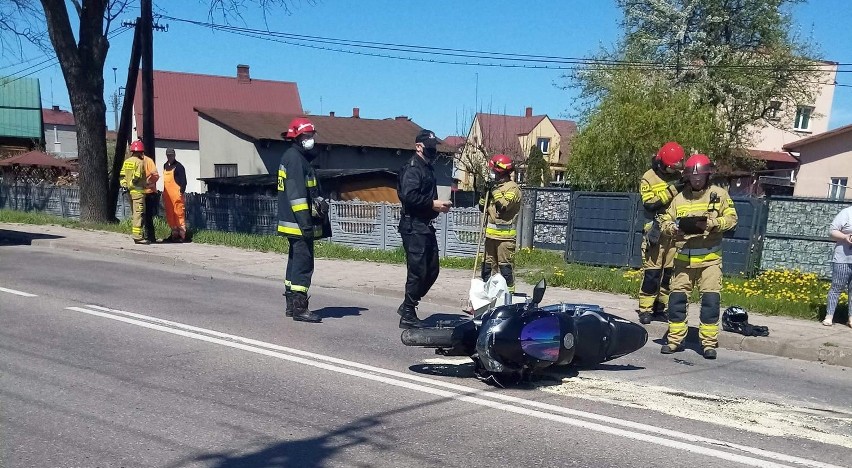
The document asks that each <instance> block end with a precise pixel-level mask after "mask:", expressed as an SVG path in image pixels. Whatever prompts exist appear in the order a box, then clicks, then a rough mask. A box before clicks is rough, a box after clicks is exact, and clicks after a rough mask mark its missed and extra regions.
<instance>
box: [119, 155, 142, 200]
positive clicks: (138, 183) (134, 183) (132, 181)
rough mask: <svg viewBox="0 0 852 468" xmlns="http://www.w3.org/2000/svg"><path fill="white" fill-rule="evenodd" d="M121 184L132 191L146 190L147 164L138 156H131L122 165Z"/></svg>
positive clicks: (140, 191)
mask: <svg viewBox="0 0 852 468" xmlns="http://www.w3.org/2000/svg"><path fill="white" fill-rule="evenodd" d="M119 185H121V187H122V188H125V189H127V190H128V191H129V192H130V193H143V192H144V191H145V164H144V163H143V162H142V160H141V159H139V158H137V157H136V156H129V157H128V158H127V159H125V160H124V164H122V166H121V180H120V181H119Z"/></svg>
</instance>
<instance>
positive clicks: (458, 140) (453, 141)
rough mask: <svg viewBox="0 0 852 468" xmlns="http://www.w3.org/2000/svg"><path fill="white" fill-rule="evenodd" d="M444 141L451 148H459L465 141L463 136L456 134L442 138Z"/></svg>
mask: <svg viewBox="0 0 852 468" xmlns="http://www.w3.org/2000/svg"><path fill="white" fill-rule="evenodd" d="M444 143H446V144H447V145H448V146H452V147H453V148H461V147H462V145H464V143H465V138H464V137H461V136H457V135H450V136H448V137H446V138H444Z"/></svg>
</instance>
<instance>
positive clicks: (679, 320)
mask: <svg viewBox="0 0 852 468" xmlns="http://www.w3.org/2000/svg"><path fill="white" fill-rule="evenodd" d="M713 172H714V167H713V164H712V163H711V162H710V159H709V158H708V157H707V156H706V155H703V154H694V155H692V156H690V157H689V159H687V160H686V168H685V171H684V175H685V176H686V177H687V179H688V184H687V185H686V187H685V188H684V190H683V192H681V193H679V194H678V195H677V196H675V197H674V200H672V202H671V204H670V205H669V207H668V209H667V210H666V212H665V213H663V215H662V230H663V233H665V234H666V235H668V236H671V237H672V238H673V239H674V240H675V243H676V245H677V253H676V255H675V259H674V273H673V276H672V282H671V294H669V309H668V314H669V333H668V343H667V344H664V345H663V347H662V349H661V350H660V352H662V353H663V354H671V353H674V352H676V351H680V350H682V349H683V340H684V338H686V332H687V320H686V312H687V307H688V300H689V296H690V294H691V293H692V289H693V287H695V286H696V285H697V286H698V290H699V291H700V293H701V313H700V321H701V323H700V324H699V325H698V337H699V339H700V340H701V347H702V350H703V351H702V354H703V355H704V357H705V358H706V359H716V348H717V347H718V337H719V313H720V312H719V309H720V304H721V295H720V291H721V289H722V234H723V233H724V232H725V231H729V230H731V229H734V228H735V227H736V226H737V211H736V209H734V202H733V200H731V196H730V195H729V194H728V191H727V190H725V189H723V188H722V187H719V186H718V185H713V184H711V182H710V176H711V174H713Z"/></svg>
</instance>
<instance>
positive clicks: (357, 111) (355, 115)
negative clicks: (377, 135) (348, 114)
mask: <svg viewBox="0 0 852 468" xmlns="http://www.w3.org/2000/svg"><path fill="white" fill-rule="evenodd" d="M352 118H353V119H360V118H361V109H359V108H357V107H353V108H352Z"/></svg>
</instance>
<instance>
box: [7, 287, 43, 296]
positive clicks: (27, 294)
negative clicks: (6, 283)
mask: <svg viewBox="0 0 852 468" xmlns="http://www.w3.org/2000/svg"><path fill="white" fill-rule="evenodd" d="M0 292H6V293H9V294H16V295H18V296H24V297H38V295H36V294H30V293H28V292H23V291H18V290H15V289H9V288H0Z"/></svg>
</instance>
